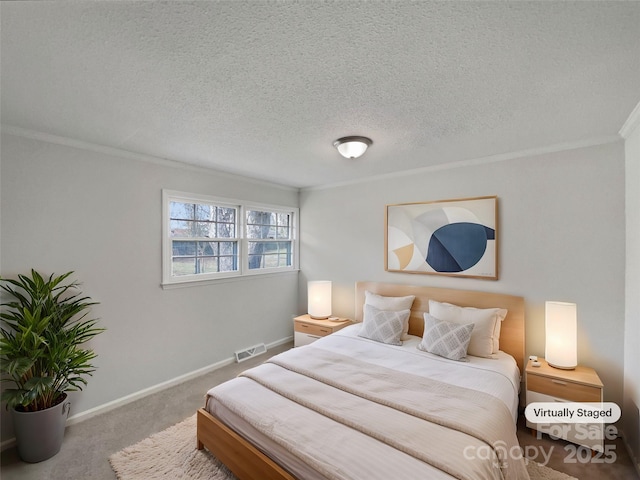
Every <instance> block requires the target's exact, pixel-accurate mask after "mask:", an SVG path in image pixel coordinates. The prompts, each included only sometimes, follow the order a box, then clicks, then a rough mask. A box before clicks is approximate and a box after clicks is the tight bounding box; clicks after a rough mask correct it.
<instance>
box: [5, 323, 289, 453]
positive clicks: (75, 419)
mask: <svg viewBox="0 0 640 480" xmlns="http://www.w3.org/2000/svg"><path fill="white" fill-rule="evenodd" d="M292 341H293V336H290V337H286V338H283V339H281V340H277V341H275V342H273V343H269V344H267V351H268V350H269V349H271V348H274V347H277V346H280V345H284V344H285V343H288V342H292ZM235 361H236V359H235V357H229V358H226V359H224V360H221V361H219V362H216V363H213V364H211V365H208V366H206V367H203V368H199V369H198V370H194V371H193V372H189V373H185V374H184V375H180V376H179V377H175V378H172V379H171V380H167V381H166V382H162V383H159V384H157V385H153V386H152V387H149V388H145V389H143V390H140V391H138V392H134V393H132V394H130V395H126V396H124V397H121V398H117V399H116V400H112V401H110V402H107V403H104V404H102V405H98V406H97V407H94V408H90V409H89V410H85V411H84V412H80V413H78V414H76V415H72V416H71V417H69V418H68V419H67V426H70V425H75V424H77V423H80V422H83V421H85V420H88V419H90V418H93V417H95V416H97V415H101V414H103V413H107V412H109V411H111V410H114V409H116V408H118V407H122V406H124V405H127V404H128V403H131V402H135V401H136V400H139V399H141V398H144V397H146V396H149V395H152V394H154V393H158V392H160V391H162V390H165V389H167V388H170V387H174V386H176V385H180V384H181V383H184V382H186V381H188V380H192V379H194V378H196V377H199V376H201V375H204V374H206V373H209V372H213V371H214V370H217V369H219V368H222V367H225V366H227V365H231V364H232V363H235ZM15 444H16V439H15V438H9V439H8V440H5V441H4V442H2V443H1V444H0V451H4V450H6V449H7V448H11V447H13V446H15Z"/></svg>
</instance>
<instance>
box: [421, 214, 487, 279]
mask: <svg viewBox="0 0 640 480" xmlns="http://www.w3.org/2000/svg"><path fill="white" fill-rule="evenodd" d="M495 238H496V232H495V230H494V229H493V228H489V227H485V226H484V225H480V224H479V223H467V222H461V223H450V224H449V225H445V226H443V227H440V228H439V229H437V230H436V231H435V232H433V235H432V236H431V239H430V240H429V247H428V250H427V258H426V260H427V263H428V264H429V265H430V266H431V268H433V269H434V270H435V271H436V272H442V273H454V272H463V271H465V270H468V269H469V268H471V267H473V266H474V265H475V264H476V263H478V262H479V261H480V259H481V258H482V257H483V255H484V253H485V251H486V249H487V240H495Z"/></svg>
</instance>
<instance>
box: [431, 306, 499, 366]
mask: <svg viewBox="0 0 640 480" xmlns="http://www.w3.org/2000/svg"><path fill="white" fill-rule="evenodd" d="M429 313H430V314H431V315H432V316H434V317H436V318H437V319H439V320H447V321H449V322H455V323H458V324H462V325H464V324H468V323H473V324H474V325H475V326H474V328H473V332H472V333H471V342H470V343H469V348H468V349H467V353H468V354H469V355H474V356H476V357H485V358H495V354H496V353H498V350H500V327H501V324H502V321H503V320H504V318H505V317H506V316H507V310H505V309H504V308H473V307H459V306H457V305H452V304H450V303H442V302H436V301H435V300H429Z"/></svg>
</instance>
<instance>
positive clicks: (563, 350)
mask: <svg viewBox="0 0 640 480" xmlns="http://www.w3.org/2000/svg"><path fill="white" fill-rule="evenodd" d="M544 325H545V355H544V356H545V360H546V361H547V363H548V364H549V365H551V366H552V367H556V368H563V369H566V370H572V369H574V368H575V367H576V365H578V307H577V305H576V304H575V303H565V302H546V303H545V323H544Z"/></svg>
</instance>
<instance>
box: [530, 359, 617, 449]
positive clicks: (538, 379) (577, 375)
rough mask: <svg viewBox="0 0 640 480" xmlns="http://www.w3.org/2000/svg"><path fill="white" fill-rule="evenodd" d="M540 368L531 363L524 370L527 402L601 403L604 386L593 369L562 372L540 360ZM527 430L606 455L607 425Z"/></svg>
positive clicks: (533, 425)
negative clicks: (604, 452) (605, 437)
mask: <svg viewBox="0 0 640 480" xmlns="http://www.w3.org/2000/svg"><path fill="white" fill-rule="evenodd" d="M538 361H539V362H540V366H539V367H534V366H532V364H531V363H532V362H531V360H529V363H527V368H526V370H525V373H526V375H525V382H526V390H527V392H526V395H527V397H526V402H527V405H528V404H530V403H532V402H602V401H603V385H602V382H601V381H600V377H598V374H597V373H596V371H595V370H594V369H593V368H589V367H582V366H577V367H576V368H575V370H562V369H559V368H554V367H551V366H549V364H548V363H547V362H546V361H545V360H544V359H543V358H541V359H538ZM527 427H529V428H533V429H535V430H538V431H540V432H543V433H547V434H551V435H552V436H553V437H556V438H563V439H565V440H568V441H569V442H572V443H576V444H578V445H583V446H585V447H587V448H590V449H591V450H598V451H601V452H603V451H604V427H605V425H604V423H590V424H586V423H584V424H571V423H567V424H542V423H530V422H529V421H528V420H527Z"/></svg>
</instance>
